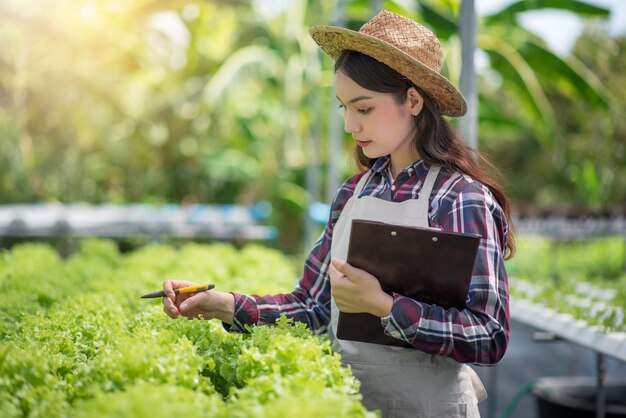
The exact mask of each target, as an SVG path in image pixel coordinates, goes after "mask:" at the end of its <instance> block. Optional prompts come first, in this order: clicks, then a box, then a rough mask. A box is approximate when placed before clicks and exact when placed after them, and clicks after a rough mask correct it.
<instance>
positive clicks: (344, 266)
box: [331, 258, 354, 276]
mask: <svg viewBox="0 0 626 418" xmlns="http://www.w3.org/2000/svg"><path fill="white" fill-rule="evenodd" d="M331 263H332V264H333V266H335V268H336V269H337V270H339V271H340V272H341V273H343V275H344V276H348V275H350V273H351V272H352V271H353V270H354V267H352V266H351V265H350V264H348V262H347V261H346V260H342V259H340V258H333V259H332V260H331Z"/></svg>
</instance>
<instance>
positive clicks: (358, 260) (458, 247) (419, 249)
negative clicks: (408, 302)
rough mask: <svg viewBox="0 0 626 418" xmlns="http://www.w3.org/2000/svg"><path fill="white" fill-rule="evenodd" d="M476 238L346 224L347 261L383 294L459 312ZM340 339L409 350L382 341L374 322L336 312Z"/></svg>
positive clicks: (397, 342) (367, 223) (372, 317)
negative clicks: (377, 284)
mask: <svg viewBox="0 0 626 418" xmlns="http://www.w3.org/2000/svg"><path fill="white" fill-rule="evenodd" d="M479 244H480V235H478V234H467V233H455V232H446V231H440V230H438V229H433V228H420V227H413V226H405V225H393V224H387V223H383V222H375V221H365V220H361V219H353V220H352V229H351V231H350V241H349V246H348V257H347V260H346V261H347V262H348V263H349V264H351V265H352V266H354V267H358V268H360V269H363V270H365V271H367V272H368V273H370V274H372V275H373V276H375V277H376V278H377V279H378V280H379V281H380V285H381V288H382V289H383V291H385V292H387V293H392V292H395V293H399V294H401V295H404V296H407V297H409V298H411V299H415V300H417V301H419V302H425V303H428V304H431V305H438V306H441V307H442V308H452V307H454V308H458V309H463V308H464V307H465V302H466V299H467V292H468V289H469V284H470V281H471V278H472V270H473V269H474V262H475V261H476V254H477V253H478V246H479ZM336 336H337V338H339V339H342V340H351V341H360V342H368V343H374V344H384V345H393V346H399V347H412V346H411V345H410V344H408V343H406V342H404V341H402V340H399V339H397V338H393V337H390V336H387V335H385V334H384V332H383V327H382V326H381V324H380V318H379V317H377V316H375V315H371V314H369V313H345V312H340V313H339V322H338V324H337V331H336Z"/></svg>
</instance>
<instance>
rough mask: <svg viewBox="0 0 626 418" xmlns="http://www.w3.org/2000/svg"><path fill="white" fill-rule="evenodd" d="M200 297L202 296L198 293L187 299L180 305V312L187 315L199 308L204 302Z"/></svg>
mask: <svg viewBox="0 0 626 418" xmlns="http://www.w3.org/2000/svg"><path fill="white" fill-rule="evenodd" d="M199 296H202V295H201V294H200V293H197V294H195V295H193V296H191V297H189V298H187V299H185V300H184V301H183V303H181V304H180V311H181V312H182V313H185V312H189V311H190V310H192V309H193V308H195V307H197V306H198V305H199V304H200V303H201V302H202V299H201V298H200V297H199Z"/></svg>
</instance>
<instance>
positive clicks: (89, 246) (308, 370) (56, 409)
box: [0, 240, 372, 418]
mask: <svg viewBox="0 0 626 418" xmlns="http://www.w3.org/2000/svg"><path fill="white" fill-rule="evenodd" d="M295 277H296V272H295V270H294V267H293V265H292V264H291V263H290V262H289V260H288V259H286V258H285V257H284V256H283V255H282V254H280V253H279V252H277V251H274V250H271V249H268V248H264V247H261V246H256V245H249V246H246V247H244V248H243V249H235V248H234V247H232V246H230V245H228V244H212V245H198V244H189V245H185V246H183V247H181V248H180V249H174V248H173V247H170V246H149V247H145V248H143V249H140V250H138V251H136V252H133V253H131V254H128V255H124V254H120V253H119V252H118V250H117V247H116V246H115V245H114V244H113V243H112V242H109V241H102V240H86V241H84V242H83V244H82V247H81V250H80V251H79V252H77V253H76V254H74V255H72V256H71V257H69V258H67V259H64V260H62V259H60V258H59V257H58V256H57V254H56V253H55V251H54V250H53V249H52V248H51V247H49V246H46V245H42V244H24V245H21V246H17V247H14V248H13V249H12V250H11V251H5V252H4V253H1V254H0V291H1V292H2V295H3V297H2V298H0V416H2V417H4V418H13V417H46V418H55V417H69V418H74V417H76V418H77V417H94V418H98V417H116V418H117V417H133V418H141V417H150V418H159V417H168V418H170V417H172V416H196V417H212V418H220V417H224V418H226V417H229V418H230V417H235V418H236V417H286V416H297V417H305V418H306V417H320V416H334V417H368V416H372V414H371V413H368V412H367V411H366V410H365V409H364V408H363V406H362V405H361V403H360V396H359V395H358V382H357V381H356V379H355V378H354V377H353V376H352V374H351V372H350V370H349V369H346V368H342V367H341V365H340V362H339V358H338V356H336V355H334V354H333V353H332V352H331V349H330V345H329V342H328V341H327V340H326V339H325V338H323V337H317V336H314V335H312V334H311V332H310V331H309V330H308V329H306V327H304V326H303V325H302V324H293V323H291V322H290V321H289V320H287V319H286V318H284V317H283V318H281V320H279V322H278V324H277V326H276V327H265V326H263V327H255V328H252V329H251V332H250V333H249V334H243V335H239V334H229V333H227V332H225V331H224V329H223V328H222V326H221V324H220V323H218V322H216V321H211V322H209V321H204V320H187V319H182V318H181V319H178V320H171V319H170V318H169V317H167V316H166V315H165V314H164V313H163V312H162V310H161V304H160V301H158V300H149V301H147V300H141V299H139V295H141V294H143V293H146V292H148V291H152V290H156V289H155V288H158V287H160V285H161V282H162V281H163V279H165V278H180V279H190V280H194V281H198V282H211V283H215V284H216V287H217V288H218V289H224V290H226V289H237V290H240V291H243V292H251V293H252V292H253V293H272V292H278V291H284V290H288V289H291V287H292V286H293V281H294V278H295Z"/></svg>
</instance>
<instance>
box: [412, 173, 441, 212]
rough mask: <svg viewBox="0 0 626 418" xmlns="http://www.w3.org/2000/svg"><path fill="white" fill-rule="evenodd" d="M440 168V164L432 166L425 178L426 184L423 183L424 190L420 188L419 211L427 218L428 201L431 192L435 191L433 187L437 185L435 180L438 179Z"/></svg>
mask: <svg viewBox="0 0 626 418" xmlns="http://www.w3.org/2000/svg"><path fill="white" fill-rule="evenodd" d="M440 170H441V166H440V165H432V166H430V170H428V174H427V175H426V180H424V185H422V190H420V194H419V197H418V198H417V210H418V213H420V214H423V215H424V216H426V219H428V201H429V200H430V194H431V193H432V191H433V187H434V186H435V181H436V180H437V176H438V175H439V171H440Z"/></svg>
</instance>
